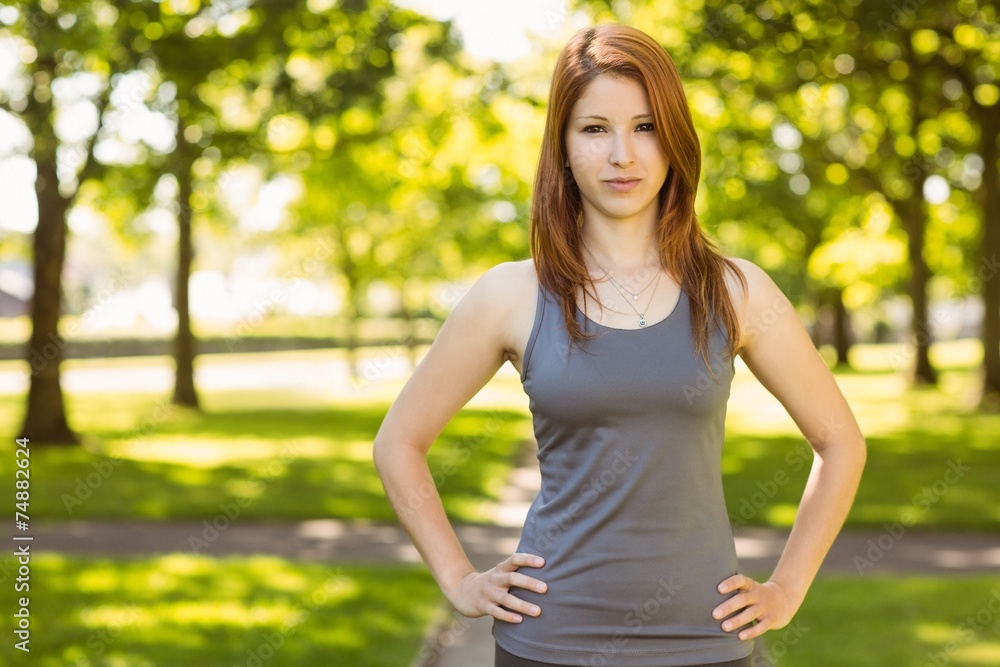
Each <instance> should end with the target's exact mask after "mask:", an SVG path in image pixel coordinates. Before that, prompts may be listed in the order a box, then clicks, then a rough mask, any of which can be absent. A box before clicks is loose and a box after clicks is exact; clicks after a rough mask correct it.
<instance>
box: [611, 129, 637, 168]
mask: <svg viewBox="0 0 1000 667" xmlns="http://www.w3.org/2000/svg"><path fill="white" fill-rule="evenodd" d="M608 159H609V161H610V162H611V164H613V165H615V166H616V167H619V168H624V167H627V166H629V165H631V164H632V163H633V162H635V152H634V151H633V146H632V137H631V133H629V132H626V133H625V134H624V135H622V134H617V135H615V136H614V138H613V139H611V155H610V156H609V157H608Z"/></svg>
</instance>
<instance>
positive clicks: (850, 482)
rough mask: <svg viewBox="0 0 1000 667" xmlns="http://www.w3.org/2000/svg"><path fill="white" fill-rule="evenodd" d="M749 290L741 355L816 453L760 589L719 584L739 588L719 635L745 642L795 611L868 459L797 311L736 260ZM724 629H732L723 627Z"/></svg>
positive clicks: (738, 580) (725, 608)
mask: <svg viewBox="0 0 1000 667" xmlns="http://www.w3.org/2000/svg"><path fill="white" fill-rule="evenodd" d="M740 265H741V268H743V272H744V274H745V275H746V278H747V282H748V284H749V287H750V292H749V298H748V299H747V301H746V303H745V308H744V310H743V316H742V317H741V323H742V325H743V329H744V330H743V332H742V335H741V341H740V343H741V349H740V356H742V357H743V360H744V361H745V362H746V364H747V366H748V367H749V368H750V370H751V371H752V372H753V374H754V375H755V376H756V377H757V378H758V379H759V380H760V382H761V384H763V385H764V386H765V387H766V388H767V389H768V391H770V392H771V393H772V394H773V395H774V396H775V397H776V398H777V399H778V400H779V401H780V402H781V404H782V405H783V406H784V407H785V408H786V409H787V410H788V414H789V415H791V417H792V419H793V420H794V421H795V423H796V425H797V426H798V427H799V429H800V430H801V431H802V433H803V435H805V437H806V440H807V441H808V442H809V444H810V446H811V447H812V448H813V451H814V452H815V458H814V459H813V465H812V470H811V471H810V473H809V479H808V481H807V482H806V488H805V491H804V492H803V494H802V501H801V503H800V504H799V510H798V513H797V515H796V517H795V524H794V525H793V527H792V532H791V534H790V535H789V538H788V543H787V544H786V545H785V550H784V552H783V553H782V555H781V558H780V560H779V562H778V565H777V567H776V568H775V570H774V573H773V574H772V575H771V578H770V580H769V581H768V582H767V583H765V584H757V583H756V582H753V581H752V580H750V579H748V578H747V577H745V576H743V575H735V576H734V577H730V578H729V579H727V580H726V581H724V582H722V584H720V591H721V592H723V593H728V592H734V591H740V593H739V594H737V595H735V596H733V597H732V598H730V599H729V600H727V601H726V602H725V603H723V604H722V605H720V606H719V607H718V609H716V613H715V614H714V616H715V618H719V619H721V618H726V617H728V616H730V615H731V614H733V613H734V612H737V611H740V610H741V609H742V610H743V611H741V612H740V613H739V614H738V615H736V616H735V617H733V618H729V619H727V620H726V622H725V623H724V624H723V629H725V630H736V629H739V628H742V627H743V626H745V625H746V624H747V623H750V622H751V621H757V625H755V626H753V627H750V628H745V629H743V630H741V631H740V638H741V639H750V638H752V637H756V636H758V635H760V634H763V633H764V632H765V631H767V630H770V629H774V628H780V627H783V626H784V625H786V624H787V623H788V622H789V621H790V620H791V618H792V616H793V615H794V614H795V612H796V611H797V610H798V608H799V606H800V605H801V604H802V601H803V599H804V598H805V595H806V592H807V591H808V589H809V586H810V585H811V584H812V581H813V579H814V578H815V576H816V573H817V572H818V571H819V567H820V564H821V563H822V562H823V558H824V557H825V556H826V553H827V551H829V549H830V546H831V545H832V544H833V540H834V538H836V536H837V533H838V532H839V531H840V528H841V526H842V525H843V523H844V520H845V519H846V517H847V513H848V511H849V510H850V508H851V504H852V503H853V501H854V495H855V493H856V491H857V488H858V484H859V482H860V480H861V473H862V470H863V468H864V464H865V458H866V447H865V440H864V437H863V436H862V434H861V430H860V428H859V427H858V424H857V421H856V420H855V418H854V415H853V414H852V412H851V409H850V407H849V406H848V405H847V401H846V400H845V399H844V396H843V394H842V393H841V392H840V388H839V387H838V386H837V383H836V381H835V380H834V377H833V374H832V373H831V372H830V370H829V369H828V368H827V366H826V363H825V362H824V361H823V359H822V357H821V356H820V355H819V352H818V351H817V350H816V348H815V346H814V345H813V343H812V341H811V340H810V338H809V335H808V333H807V332H806V330H805V328H804V327H803V326H802V323H801V322H800V321H799V319H798V316H797V315H796V313H795V309H794V308H793V307H792V305H791V303H789V301H788V299H787V298H786V297H785V295H784V294H782V293H781V290H779V289H778V287H777V286H776V285H775V284H774V282H773V281H772V280H771V279H770V277H768V276H767V274H766V273H764V272H763V271H762V270H761V269H759V268H758V267H756V266H755V265H753V264H751V263H749V262H741V263H740ZM727 624H730V625H728V626H727Z"/></svg>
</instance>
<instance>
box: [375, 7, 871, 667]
mask: <svg viewBox="0 0 1000 667" xmlns="http://www.w3.org/2000/svg"><path fill="white" fill-rule="evenodd" d="M700 170H701V152H700V146H699V142H698V137H697V135H696V134H695V130H694V125H693V123H692V121H691V114H690V111H689V109H688V105H687V101H686V98H685V96H684V90H683V88H682V86H681V80H680V77H679V75H678V73H677V70H676V68H675V67H674V64H673V62H672V60H671V59H670V57H669V56H668V55H667V53H666V52H665V51H664V49H663V48H662V47H661V46H660V45H659V44H658V43H657V42H656V41H654V40H653V39H652V38H650V37H649V36H648V35H646V34H645V33H643V32H641V31H639V30H636V29H634V28H630V27H626V26H621V25H601V26H598V27H594V28H587V29H584V30H581V31H580V32H578V33H577V34H576V35H575V36H574V37H573V38H572V39H571V40H570V42H569V43H568V44H567V45H566V47H565V48H564V49H563V51H562V54H561V55H560V57H559V60H558V63H557V64H556V68H555V72H554V75H553V79H552V87H551V92H550V97H549V105H548V111H547V119H546V126H545V134H544V138H543V144H542V147H541V156H540V159H539V163H538V171H537V175H536V179H535V185H534V198H533V201H532V212H531V248H532V258H531V259H530V260H525V261H520V262H510V263H504V264H500V265H498V266H496V267H494V268H492V269H490V270H489V271H488V272H487V273H486V274H484V275H483V276H482V277H481V278H480V279H479V280H478V281H477V282H476V284H475V285H474V286H473V287H472V289H471V290H470V291H469V293H468V294H467V295H466V296H465V298H464V299H463V300H462V301H461V302H460V303H459V304H458V306H457V307H456V308H455V310H454V311H453V312H452V313H451V315H450V316H449V317H448V319H447V321H446V322H445V324H444V325H443V327H442V328H441V331H440V333H439V334H438V337H437V339H436V340H435V341H434V344H433V345H432V346H431V348H430V350H429V352H428V353H427V356H426V357H425V358H424V359H423V361H422V362H421V363H420V365H419V366H418V367H417V369H416V370H415V371H414V373H413V376H412V377H411V378H410V380H409V382H407V384H406V386H405V387H404V388H403V390H402V392H401V393H400V395H399V397H398V399H397V400H396V402H395V403H394V404H393V406H392V408H391V409H390V410H389V412H388V414H387V415H386V417H385V421H384V422H383V424H382V427H381V429H380V430H379V433H378V435H377V437H376V439H375V452H374V456H375V464H376V466H377V468H378V471H379V474H380V476H381V478H382V482H383V484H384V486H385V489H386V492H387V495H388V497H389V500H390V501H391V502H392V504H393V506H394V507H395V508H396V511H397V513H398V514H399V516H400V520H401V521H402V523H403V526H404V527H405V528H406V530H407V532H408V533H409V534H410V536H411V538H412V540H413V542H414V543H415V545H416V546H417V548H418V549H419V551H420V553H421V555H422V556H423V558H424V560H425V562H426V563H427V565H428V567H429V568H430V571H431V573H432V574H433V575H434V577H435V578H436V580H437V582H438V584H439V585H440V586H441V589H442V591H443V592H444V594H445V596H446V597H447V599H448V600H449V601H450V602H451V604H452V605H453V606H454V608H455V609H456V610H457V611H458V612H460V613H462V614H464V615H466V616H469V617H477V616H484V615H489V616H492V617H493V619H494V621H493V636H494V638H495V640H496V663H495V665H496V667H538V666H544V665H594V666H598V667H599V666H605V665H608V666H610V665H615V666H618V667H667V666H675V665H689V666H690V665H721V666H737V665H739V666H741V667H742V666H747V667H748V666H749V665H750V664H751V663H750V661H751V659H750V655H751V653H752V651H753V639H754V638H755V637H759V636H760V635H762V634H763V633H765V632H767V631H769V630H774V629H777V628H781V627H784V626H785V625H787V624H788V623H789V621H790V620H791V619H792V617H793V615H794V614H795V613H796V610H797V609H798V608H799V606H800V605H801V604H802V601H803V598H804V597H805V595H806V591H807V590H808V588H809V586H810V584H811V582H812V581H813V578H814V577H815V575H816V572H817V571H818V569H819V566H820V563H821V562H822V560H823V558H824V556H825V554H826V552H827V550H828V549H829V548H830V545H831V544H832V543H833V540H834V538H835V537H836V534H837V532H838V531H839V529H840V527H841V525H842V523H843V521H844V518H845V517H846V515H847V512H848V510H849V508H850V506H851V503H852V501H853V498H854V494H855V491H856V489H857V486H858V482H859V480H860V477H861V472H862V468H863V467H864V461H865V442H864V438H863V437H862V434H861V432H860V429H859V428H858V425H857V422H856V421H855V418H854V416H853V415H852V413H851V410H850V408H849V407H848V405H847V402H846V401H845V400H844V397H843V396H842V394H841V392H840V390H839V389H838V387H837V384H836V382H835V381H834V378H833V376H832V375H831V373H830V371H829V370H828V368H827V366H826V364H825V363H824V362H823V360H822V358H821V357H820V356H819V354H818V353H817V351H816V349H815V347H814V346H813V344H812V342H811V340H810V338H809V336H808V335H807V333H806V331H805V329H804V328H803V326H802V324H801V323H800V322H799V320H798V318H797V316H796V314H795V310H794V308H792V307H791V304H790V303H789V302H788V300H787V299H786V297H785V296H784V294H782V292H781V291H780V290H779V289H778V288H777V286H776V285H775V284H774V282H773V281H772V280H771V279H770V278H769V277H768V275H767V274H766V273H765V272H764V271H762V270H761V269H760V268H758V267H757V266H755V265H754V264H752V263H751V262H749V261H745V260H742V259H737V258H731V257H726V256H723V255H722V254H721V253H720V252H719V250H717V249H716V247H715V246H714V244H713V243H712V242H711V241H710V239H709V238H708V237H707V235H706V234H705V232H704V231H703V230H702V228H701V227H700V226H699V223H698V221H697V219H696V216H695V213H694V198H695V192H696V189H697V187H698V180H699V178H700ZM736 355H739V356H740V357H742V359H743V361H744V362H745V363H746V365H747V367H748V368H749V369H750V370H751V371H752V372H753V374H754V375H755V376H756V377H757V378H758V379H759V380H760V382H761V383H762V384H763V385H764V386H765V387H766V388H767V389H768V390H769V391H770V392H771V393H772V394H773V395H774V396H775V397H777V399H778V400H779V401H780V402H781V403H782V405H783V406H784V407H785V408H786V409H787V411H788V413H789V414H790V415H791V417H792V418H793V419H794V420H795V423H796V424H797V425H798V426H799V428H800V429H801V430H802V433H803V435H804V436H805V437H806V439H807V440H808V442H809V443H810V445H811V446H812V448H813V450H814V453H815V456H814V459H813V465H812V469H811V471H810V474H809V480H808V483H807V485H806V488H805V491H804V494H803V496H802V500H801V503H800V506H799V510H798V514H797V517H796V520H795V525H794V527H793V529H792V532H791V534H790V536H789V538H788V542H787V544H786V546H785V549H784V552H783V554H782V556H781V559H780V561H779V563H778V565H777V567H776V568H775V570H774V572H773V573H772V574H771V576H770V577H769V578H768V579H767V581H756V580H754V579H751V578H749V577H748V576H746V575H745V574H743V573H741V572H740V571H739V567H738V563H737V558H736V552H735V547H734V541H733V534H732V530H731V526H730V524H729V520H728V515H727V512H726V504H725V500H724V497H723V492H722V475H721V469H720V468H721V452H722V446H723V441H724V435H725V434H724V422H725V414H726V404H727V401H728V398H729V393H730V386H731V382H732V379H733V373H734V370H735V357H736ZM505 363H510V364H511V365H513V367H514V368H515V369H517V371H518V372H519V373H520V377H521V382H522V385H523V387H524V390H525V392H526V393H527V395H528V397H529V399H530V408H531V413H532V419H533V425H534V433H535V437H536V439H537V441H538V461H539V466H540V469H541V475H542V486H541V490H540V491H539V493H538V495H537V497H536V498H535V500H534V502H533V503H532V505H531V508H530V509H529V511H528V516H527V518H526V521H525V524H524V528H523V530H522V534H521V540H520V544H519V546H518V549H517V552H516V553H513V554H511V555H510V556H509V557H508V558H506V559H505V560H504V561H503V562H501V563H498V564H497V565H496V566H495V567H493V568H491V569H489V570H487V571H485V572H478V571H476V569H475V568H474V567H473V566H472V565H471V563H470V562H469V559H468V558H467V556H466V554H465V552H464V551H463V549H462V546H461V544H460V543H459V541H458V539H457V538H456V536H455V532H454V530H453V529H452V527H451V525H450V524H449V522H448V519H447V517H446V515H445V513H444V510H443V508H442V505H441V502H440V497H439V496H437V495H436V494H434V495H433V496H432V497H431V498H430V499H429V500H428V501H427V502H425V503H424V504H423V505H422V506H421V507H420V508H419V511H414V512H411V511H407V510H406V501H405V498H406V497H407V496H408V491H409V490H412V489H415V488H421V487H426V486H428V485H429V487H430V488H434V484H433V481H432V477H431V473H430V470H429V468H428V465H427V458H426V455H427V451H428V449H429V448H430V446H431V444H432V443H433V442H434V440H435V439H436V438H437V436H438V434H439V433H440V432H441V430H442V429H443V428H444V426H445V424H447V422H448V421H449V420H450V419H451V418H452V416H454V415H455V413H456V412H457V411H458V410H459V409H460V408H461V407H462V406H463V405H464V404H465V403H466V402H467V401H468V400H469V399H470V398H471V397H472V396H474V395H475V394H476V392H478V391H479V389H480V388H481V387H483V385H484V384H486V382H488V381H489V380H490V378H491V377H493V375H494V374H495V373H496V372H497V370H498V369H499V368H500V367H501V366H502V365H503V364H505Z"/></svg>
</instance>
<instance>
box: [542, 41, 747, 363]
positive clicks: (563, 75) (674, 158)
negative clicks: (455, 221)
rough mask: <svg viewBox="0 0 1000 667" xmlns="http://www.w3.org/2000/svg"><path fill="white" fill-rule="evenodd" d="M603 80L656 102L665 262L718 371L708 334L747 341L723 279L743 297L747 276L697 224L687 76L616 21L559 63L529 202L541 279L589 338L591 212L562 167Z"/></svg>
mask: <svg viewBox="0 0 1000 667" xmlns="http://www.w3.org/2000/svg"><path fill="white" fill-rule="evenodd" d="M600 74H612V75H615V76H622V77H627V78H629V79H633V80H635V81H636V82H638V83H639V84H640V85H642V86H643V87H644V88H645V89H646V92H647V94H648V95H649V102H650V106H651V107H652V112H653V123H654V127H655V131H656V136H657V137H658V138H659V140H660V145H661V146H662V147H663V150H664V153H665V154H666V156H667V161H668V164H669V165H670V169H669V171H668V173H667V177H666V179H665V181H664V183H663V187H662V188H661V189H660V196H659V205H660V208H659V214H658V222H657V227H656V235H657V244H658V250H659V254H660V262H661V264H663V266H664V267H665V268H667V267H669V269H670V271H671V272H672V274H673V276H674V277H675V279H677V280H678V281H679V282H680V285H681V288H682V289H683V290H684V291H685V292H686V293H687V294H688V297H689V300H690V303H691V328H692V333H693V335H694V339H695V343H696V345H697V350H698V352H699V354H700V355H701V356H702V357H703V358H704V359H705V363H706V365H708V366H709V371H710V372H711V371H712V369H711V362H710V360H709V345H708V337H709V332H710V331H711V330H712V329H713V328H714V327H716V326H720V325H721V326H723V327H724V328H725V330H726V333H727V334H728V338H729V351H730V353H731V354H735V351H736V349H735V348H736V344H737V341H738V340H739V321H738V319H737V314H736V309H735V307H734V305H733V302H732V299H731V298H730V296H729V292H728V289H727V287H726V282H725V280H726V277H725V272H726V270H727V269H728V270H730V271H732V272H733V273H734V275H736V276H737V277H738V279H739V281H740V284H741V285H742V287H743V290H744V293H745V292H746V290H747V284H746V278H745V277H744V276H743V273H742V272H741V271H740V270H739V268H738V267H737V266H736V264H735V263H734V262H732V261H731V260H729V259H727V258H726V257H724V256H723V255H722V254H721V252H720V251H719V250H718V248H717V247H716V246H715V244H714V243H713V242H712V240H711V239H710V238H709V237H708V235H707V234H706V233H705V231H704V230H703V229H702V228H701V226H700V225H699V224H698V220H697V217H696V216H695V212H694V198H695V193H696V191H697V188H698V181H699V178H700V177H701V145H700V143H699V141H698V135H697V134H696V133H695V130H694V123H693V122H692V120H691V111H690V109H689V108H688V104H687V98H686V97H685V95H684V88H683V87H682V85H681V79H680V75H679V74H678V73H677V68H676V67H675V66H674V63H673V61H672V60H671V59H670V56H669V55H668V54H667V52H666V51H665V50H664V49H663V47H662V46H660V45H659V44H658V43H657V42H656V41H655V40H654V39H653V38H652V37H650V36H649V35H647V34H646V33H644V32H642V31H640V30H637V29H636V28H632V27H629V26H624V25H618V24H604V25H600V26H596V27H592V28H584V29H582V30H580V31H579V32H577V33H576V34H575V35H574V36H573V38H572V39H570V41H569V42H568V43H567V44H566V47H565V48H564V49H563V51H562V53H561V54H560V56H559V60H558V62H557V63H556V68H555V72H554V73H553V77H552V87H551V90H550V92H549V105H548V113H547V116H546V120H545V133H544V136H543V137H542V150H541V156H540V158H539V161H538V171H537V173H536V176H535V185H534V195H533V200H532V205H531V230H530V235H531V252H532V256H533V257H534V261H535V269H536V271H537V272H538V280H539V282H540V283H541V284H542V285H543V286H544V287H545V288H546V289H547V290H548V291H549V292H551V293H552V294H553V295H554V296H555V297H556V298H557V299H558V301H559V303H560V307H561V310H562V315H563V320H564V321H565V324H566V331H567V332H568V333H569V336H570V338H571V340H573V341H576V342H580V341H582V340H584V339H586V338H588V337H589V336H588V335H587V334H585V333H584V332H583V330H582V329H581V327H580V324H579V323H578V322H577V319H576V295H577V293H578V291H579V290H580V289H582V290H583V292H584V294H585V295H586V294H587V293H588V289H587V288H588V287H589V288H590V290H589V292H590V293H591V294H594V293H595V292H594V289H593V288H594V284H593V279H592V278H591V277H590V275H589V274H588V272H587V268H586V265H585V264H584V261H583V254H582V238H583V237H582V230H581V226H580V225H579V224H578V221H579V220H580V219H581V216H582V215H583V205H582V199H581V195H580V189H579V187H578V186H577V184H576V182H575V181H574V180H573V178H572V174H570V173H569V172H568V170H564V167H563V165H564V164H565V162H566V160H567V153H566V143H565V133H566V123H567V120H568V118H569V114H570V111H571V110H572V108H573V105H575V104H576V102H577V100H579V99H580V97H581V96H582V95H583V93H584V91H585V90H586V88H587V86H588V85H590V82H591V81H593V80H594V78H596V77H597V76H598V75H600ZM712 374H713V375H714V373H712Z"/></svg>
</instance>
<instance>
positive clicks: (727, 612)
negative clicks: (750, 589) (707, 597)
mask: <svg viewBox="0 0 1000 667" xmlns="http://www.w3.org/2000/svg"><path fill="white" fill-rule="evenodd" d="M756 602H757V598H756V596H754V597H751V596H750V594H749V593H740V594H738V595H734V596H733V597H731V598H729V599H728V600H726V601H725V602H723V603H722V604H720V605H719V606H718V607H716V608H715V610H714V611H713V612H712V618H714V619H716V620H719V619H723V618H725V617H726V616H731V615H732V614H735V613H736V612H738V611H740V610H741V609H744V608H746V607H749V606H750V605H752V604H754V603H756Z"/></svg>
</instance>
